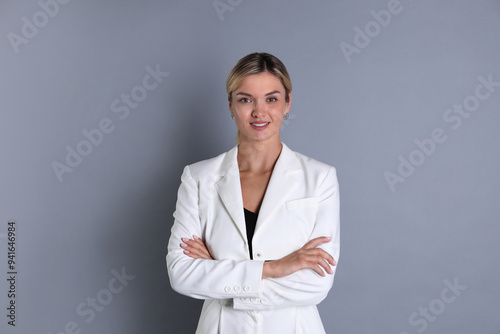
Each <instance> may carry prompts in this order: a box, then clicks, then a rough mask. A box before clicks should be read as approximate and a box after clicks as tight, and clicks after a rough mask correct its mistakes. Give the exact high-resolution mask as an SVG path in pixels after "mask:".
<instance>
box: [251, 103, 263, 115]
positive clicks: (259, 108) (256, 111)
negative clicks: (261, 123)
mask: <svg viewBox="0 0 500 334" xmlns="http://www.w3.org/2000/svg"><path fill="white" fill-rule="evenodd" d="M265 108H266V106H265V103H262V102H260V101H258V100H257V101H255V104H254V106H253V111H252V116H253V117H255V118H259V117H262V116H263V115H264V113H265Z"/></svg>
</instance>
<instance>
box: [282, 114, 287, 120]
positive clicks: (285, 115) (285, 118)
mask: <svg viewBox="0 0 500 334" xmlns="http://www.w3.org/2000/svg"><path fill="white" fill-rule="evenodd" d="M283 119H284V120H285V121H286V120H287V119H288V113H286V114H284V115H283Z"/></svg>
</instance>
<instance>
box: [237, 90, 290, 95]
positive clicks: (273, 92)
mask: <svg viewBox="0 0 500 334" xmlns="http://www.w3.org/2000/svg"><path fill="white" fill-rule="evenodd" d="M273 94H281V92H280V91H279V90H273V91H272V92H269V93H267V94H266V96H268V95H273ZM236 95H245V96H250V97H252V95H251V94H248V93H243V92H240V93H237V94H236Z"/></svg>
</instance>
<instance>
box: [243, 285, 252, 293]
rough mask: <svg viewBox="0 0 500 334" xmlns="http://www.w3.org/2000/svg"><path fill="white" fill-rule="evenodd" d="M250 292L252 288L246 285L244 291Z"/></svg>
mask: <svg viewBox="0 0 500 334" xmlns="http://www.w3.org/2000/svg"><path fill="white" fill-rule="evenodd" d="M250 290H251V288H250V287H249V286H248V285H245V286H244V287H243V291H245V292H249V291H250Z"/></svg>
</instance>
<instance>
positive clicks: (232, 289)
mask: <svg viewBox="0 0 500 334" xmlns="http://www.w3.org/2000/svg"><path fill="white" fill-rule="evenodd" d="M198 193H199V187H198V184H197V182H196V180H195V179H194V178H193V177H192V176H191V173H190V171H189V166H186V167H185V168H184V172H183V174H182V177H181V185H180V187H179V191H178V194H177V204H176V210H175V212H174V224H173V226H172V230H171V236H170V239H169V243H168V253H167V257H166V260H167V270H168V276H169V279H170V284H171V286H172V289H174V290H175V291H176V292H178V293H181V294H183V295H186V296H189V297H193V298H197V299H208V298H214V299H230V298H239V297H241V298H243V297H251V298H255V297H258V296H259V293H260V287H261V282H262V270H263V264H264V262H263V261H252V260H243V261H236V260H232V259H226V260H206V259H193V258H191V257H189V256H187V255H185V254H184V249H182V248H181V247H180V244H181V243H182V240H181V238H185V237H187V238H191V237H192V236H193V235H197V236H201V235H202V226H201V221H200V218H199V217H200V216H199V213H198V198H199V195H198ZM227 282H231V285H228V283H227Z"/></svg>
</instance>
